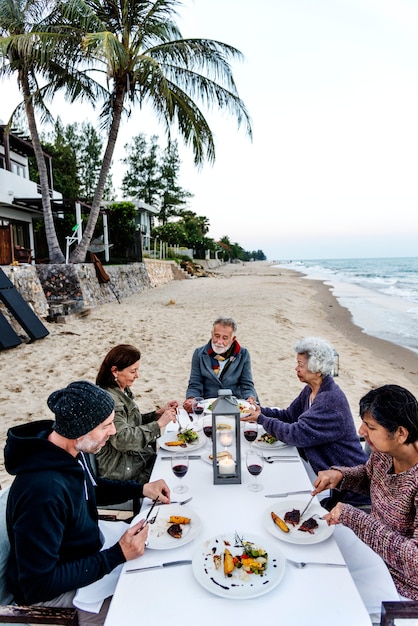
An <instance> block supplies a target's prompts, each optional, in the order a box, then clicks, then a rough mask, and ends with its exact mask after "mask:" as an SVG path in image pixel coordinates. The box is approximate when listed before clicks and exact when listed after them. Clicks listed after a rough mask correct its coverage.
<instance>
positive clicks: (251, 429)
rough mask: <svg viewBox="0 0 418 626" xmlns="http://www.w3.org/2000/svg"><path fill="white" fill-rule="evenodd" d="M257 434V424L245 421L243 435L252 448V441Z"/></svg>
mask: <svg viewBox="0 0 418 626" xmlns="http://www.w3.org/2000/svg"><path fill="white" fill-rule="evenodd" d="M257 435H258V424H257V423H256V422H245V426H244V437H245V439H246V440H247V441H248V442H249V444H250V449H251V448H252V443H253V441H255V440H256V439H257Z"/></svg>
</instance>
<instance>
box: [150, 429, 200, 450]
mask: <svg viewBox="0 0 418 626" xmlns="http://www.w3.org/2000/svg"><path fill="white" fill-rule="evenodd" d="M206 440H207V437H206V436H205V435H204V434H203V433H201V434H200V433H198V437H197V439H196V442H195V443H186V447H185V448H183V447H181V446H167V444H166V442H167V441H177V433H176V432H170V433H164V434H163V435H161V437H159V438H158V439H157V443H158V445H159V446H160V447H161V448H163V450H168V451H169V452H172V453H173V454H188V453H189V452H190V453H193V451H194V450H198V449H199V448H202V447H203V446H204V445H205V443H206Z"/></svg>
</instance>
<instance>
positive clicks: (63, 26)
mask: <svg viewBox="0 0 418 626" xmlns="http://www.w3.org/2000/svg"><path fill="white" fill-rule="evenodd" d="M180 4H181V2H180V0H65V1H62V2H59V3H57V6H58V7H59V10H60V19H57V28H58V29H59V31H60V32H61V33H66V36H68V37H69V38H70V37H72V42H73V44H75V43H76V40H77V39H78V40H79V42H80V44H81V50H82V53H83V54H84V62H85V64H86V69H87V70H92V69H95V70H97V69H98V68H99V69H101V70H102V71H104V72H105V74H106V80H107V82H108V84H109V85H110V88H109V92H110V95H109V97H108V99H107V100H106V101H105V102H104V105H103V108H102V111H101V119H102V122H103V124H104V125H107V127H108V141H107V145H106V149H105V152H104V156H103V161H102V167H101V170H100V173H99V177H98V182H97V186H96V190H95V193H94V198H93V202H92V208H91V211H90V216H89V220H88V223H87V225H86V228H85V230H84V233H83V238H82V240H81V242H80V244H79V245H78V246H77V247H76V248H75V250H74V251H73V253H72V255H71V262H73V263H80V262H83V261H84V259H85V256H86V253H87V248H88V245H89V243H90V240H91V238H92V236H93V233H94V228H95V225H96V222H97V218H98V215H99V211H100V204H101V201H102V197H103V190H104V188H105V182H106V177H107V175H108V172H109V170H110V166H111V161H112V156H113V153H114V149H115V145H116V140H117V136H118V132H119V128H120V125H121V121H122V116H123V113H127V114H129V112H130V111H131V108H132V107H133V106H134V105H140V106H141V105H144V104H149V105H150V106H151V107H152V109H153V111H154V112H155V114H156V116H157V119H158V120H159V121H160V122H162V123H163V124H164V126H165V131H166V134H167V135H168V137H170V129H171V127H172V126H173V125H176V126H177V129H178V131H179V134H180V136H181V137H182V138H183V140H184V142H185V144H186V145H191V146H192V149H193V152H194V160H195V164H196V165H197V166H200V165H202V164H203V162H204V161H205V160H207V161H209V162H213V161H214V159H215V145H214V138H213V135H212V131H211V129H210V127H209V124H208V122H207V120H206V119H205V116H204V115H203V112H202V110H201V109H200V108H199V105H198V102H199V104H200V105H203V106H207V107H210V106H213V105H216V106H217V107H218V108H219V109H224V110H226V111H228V112H229V113H231V114H232V115H234V116H235V117H236V120H237V123H238V126H240V125H242V124H245V127H246V132H247V134H248V135H249V136H250V137H251V123H250V118H249V115H248V112H247V110H246V108H245V105H244V103H243V102H242V100H241V99H240V98H239V95H238V92H237V88H236V85H235V82H234V79H233V75H232V70H231V65H230V61H231V60H234V59H241V58H242V54H241V53H240V52H239V51H238V50H237V49H236V48H233V47H232V46H229V45H228V44H225V43H221V42H218V41H214V40H211V39H183V38H182V35H181V33H180V31H179V29H178V27H177V25H176V23H175V21H174V19H175V17H176V8H177V7H178V6H180ZM60 20H61V23H59V22H60Z"/></svg>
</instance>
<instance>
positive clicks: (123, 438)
mask: <svg viewBox="0 0 418 626" xmlns="http://www.w3.org/2000/svg"><path fill="white" fill-rule="evenodd" d="M140 358H141V353H140V351H139V350H138V349H137V348H135V347H134V346H131V345H129V344H120V345H118V346H115V347H114V348H112V349H111V350H110V352H108V353H107V355H106V356H105V358H104V360H103V362H102V364H101V366H100V369H99V373H98V374H97V378H96V384H97V385H99V387H102V388H103V389H106V391H108V392H109V393H110V395H111V396H112V398H113V399H114V400H115V428H116V434H115V435H112V436H111V437H110V439H109V441H108V442H107V443H106V445H105V446H104V447H103V448H102V449H101V450H100V452H99V453H98V454H97V455H96V460H97V468H98V473H99V476H102V477H104V478H111V479H113V480H136V481H137V482H139V483H143V482H147V481H148V480H149V477H150V475H151V471H152V468H153V466H154V462H155V456H156V451H155V440H156V439H157V438H158V437H160V435H161V432H162V429H163V428H164V427H165V426H166V425H167V424H168V423H169V422H175V421H176V408H177V406H178V402H177V401H175V400H171V401H170V402H168V403H167V404H166V405H165V406H163V407H162V408H160V409H157V410H155V411H152V412H151V413H144V414H142V413H141V412H140V410H139V408H138V405H137V404H136V402H135V399H134V394H133V393H132V391H131V386H132V385H133V383H134V382H135V380H136V379H137V378H138V377H139V375H138V370H139V360H140Z"/></svg>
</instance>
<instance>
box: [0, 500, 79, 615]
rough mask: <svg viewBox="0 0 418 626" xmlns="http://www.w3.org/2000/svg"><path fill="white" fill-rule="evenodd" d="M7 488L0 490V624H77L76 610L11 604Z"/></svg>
mask: <svg viewBox="0 0 418 626" xmlns="http://www.w3.org/2000/svg"><path fill="white" fill-rule="evenodd" d="M8 495H9V488H7V489H1V490H0V624H56V625H57V626H78V615H77V610H76V609H75V608H74V609H70V608H69V609H64V608H58V607H47V606H21V605H16V604H13V597H12V595H11V594H10V593H9V592H8V591H7V588H6V568H7V562H8V560H9V554H10V542H9V537H8V535H7V528H6V504H7V497H8Z"/></svg>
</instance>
